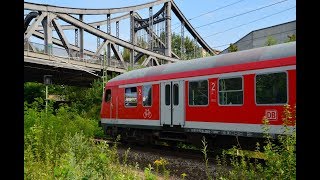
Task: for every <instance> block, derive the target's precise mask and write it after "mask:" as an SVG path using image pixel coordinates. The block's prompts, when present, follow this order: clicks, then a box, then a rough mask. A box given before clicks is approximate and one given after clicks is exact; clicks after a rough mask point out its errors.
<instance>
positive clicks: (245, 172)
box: [203, 105, 296, 179]
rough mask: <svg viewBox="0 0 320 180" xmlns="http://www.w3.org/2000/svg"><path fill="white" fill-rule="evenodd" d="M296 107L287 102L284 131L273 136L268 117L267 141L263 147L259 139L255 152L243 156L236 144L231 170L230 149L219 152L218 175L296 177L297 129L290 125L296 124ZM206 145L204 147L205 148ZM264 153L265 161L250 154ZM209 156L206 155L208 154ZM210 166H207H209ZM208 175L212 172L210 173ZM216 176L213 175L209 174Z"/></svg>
mask: <svg viewBox="0 0 320 180" xmlns="http://www.w3.org/2000/svg"><path fill="white" fill-rule="evenodd" d="M295 113H296V112H295V107H294V108H291V107H290V106H289V105H285V107H284V111H283V117H282V121H283V132H284V133H283V135H279V136H278V137H276V138H271V136H270V133H269V128H270V127H269V122H268V120H267V119H266V118H265V117H264V118H263V122H264V136H265V144H264V145H263V147H262V148H261V147H260V144H258V143H257V148H256V151H255V152H251V153H247V154H246V155H242V156H240V158H239V156H238V155H239V152H243V151H241V149H239V148H237V147H233V148H232V149H230V150H228V151H229V152H231V159H230V161H231V164H230V165H231V170H227V169H226V167H227V163H226V153H227V152H228V151H224V152H223V155H222V157H219V156H217V159H216V162H217V168H216V177H217V178H219V179H296V151H295V149H296V132H295V128H293V131H292V130H290V128H289V127H295V122H296V114H295ZM205 148H206V146H204V148H203V151H205ZM257 154H262V155H263V159H264V162H263V163H262V162H261V161H260V162H259V161H258V160H257V159H255V160H254V162H252V159H251V160H250V157H253V156H256V155H257ZM205 159H206V157H205ZM206 164H207V161H206ZM206 167H207V166H206ZM207 175H208V173H207ZM208 178H209V179H212V177H211V176H210V177H208Z"/></svg>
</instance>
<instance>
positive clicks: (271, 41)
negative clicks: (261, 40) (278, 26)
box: [265, 36, 277, 46]
mask: <svg viewBox="0 0 320 180" xmlns="http://www.w3.org/2000/svg"><path fill="white" fill-rule="evenodd" d="M275 44H277V40H276V39H275V38H274V37H272V36H268V38H267V41H266V42H265V45H266V46H272V45H275Z"/></svg>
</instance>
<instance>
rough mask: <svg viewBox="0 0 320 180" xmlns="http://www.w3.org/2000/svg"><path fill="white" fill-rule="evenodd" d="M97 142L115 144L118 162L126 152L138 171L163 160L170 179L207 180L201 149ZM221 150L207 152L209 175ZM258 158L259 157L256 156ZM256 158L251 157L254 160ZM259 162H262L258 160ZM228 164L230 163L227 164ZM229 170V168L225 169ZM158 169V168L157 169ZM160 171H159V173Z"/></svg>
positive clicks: (227, 156)
mask: <svg viewBox="0 0 320 180" xmlns="http://www.w3.org/2000/svg"><path fill="white" fill-rule="evenodd" d="M95 141H96V142H97V143H98V142H102V141H104V142H107V143H108V144H110V145H113V144H114V143H117V150H118V153H119V158H120V162H123V159H124V156H125V154H126V151H128V149H129V148H130V149H129V153H127V157H126V159H127V162H128V164H130V165H132V166H136V164H138V165H139V167H140V169H141V170H143V168H145V167H148V165H149V164H150V165H152V167H153V168H154V171H155V169H156V164H155V163H154V162H155V161H156V160H160V159H165V160H166V162H167V164H166V166H165V167H166V169H167V170H169V171H170V176H172V177H171V178H172V179H179V178H180V177H181V174H182V173H186V174H187V175H188V177H187V179H207V174H206V172H205V169H206V166H205V163H204V154H203V152H202V151H201V149H185V148H179V147H176V146H168V145H164V144H163V143H162V144H161V143H158V144H141V143H138V142H128V143H122V142H115V141H113V140H112V139H95ZM222 151H223V149H221V148H216V149H215V150H214V151H212V150H211V151H207V157H208V159H209V164H208V165H209V173H210V174H211V175H212V176H213V175H214V173H215V167H216V162H215V161H216V156H217V155H219V157H221V155H222ZM242 154H243V152H242V151H239V152H238V155H239V157H241V155H242ZM230 157H231V155H230V154H226V159H229V158H230ZM257 157H259V156H257ZM257 157H252V158H251V159H252V160H254V159H255V158H257ZM259 161H263V160H261V159H259ZM227 163H230V162H227ZM225 168H227V169H231V167H230V166H227V167H225ZM159 169H160V168H159ZM161 172H162V171H160V173H161Z"/></svg>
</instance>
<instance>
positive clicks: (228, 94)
mask: <svg viewBox="0 0 320 180" xmlns="http://www.w3.org/2000/svg"><path fill="white" fill-rule="evenodd" d="M219 104H220V105H241V104H243V88H242V77H236V78H223V79H219Z"/></svg>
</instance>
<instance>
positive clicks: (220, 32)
mask: <svg viewBox="0 0 320 180" xmlns="http://www.w3.org/2000/svg"><path fill="white" fill-rule="evenodd" d="M295 7H296V6H293V7H291V8H288V9H285V10H282V11H280V12H277V13H273V14H270V15H268V16H264V17H262V18H259V19H256V20H254V21H250V22H247V23H244V24H241V25H238V26H235V27H232V28H229V29H226V30H223V31H220V32H217V33H214V34H210V35H207V36H205V37H203V38H207V37H210V36H214V35H217V34H221V33H224V32H227V31H230V30H233V29H236V28H239V27H241V26H245V25H248V24H251V23H254V22H257V21H260V20H262V19H266V18H268V17H271V16H274V15H277V14H280V13H283V12H286V11H289V10H291V9H293V8H295Z"/></svg>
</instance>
